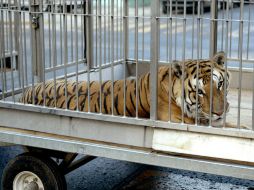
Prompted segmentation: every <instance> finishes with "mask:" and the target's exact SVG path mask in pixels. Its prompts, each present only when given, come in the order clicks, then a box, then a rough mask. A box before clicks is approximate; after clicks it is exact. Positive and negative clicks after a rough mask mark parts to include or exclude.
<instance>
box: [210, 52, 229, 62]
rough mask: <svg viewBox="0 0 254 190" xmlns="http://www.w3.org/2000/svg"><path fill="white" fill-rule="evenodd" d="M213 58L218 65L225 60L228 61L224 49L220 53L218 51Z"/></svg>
mask: <svg viewBox="0 0 254 190" xmlns="http://www.w3.org/2000/svg"><path fill="white" fill-rule="evenodd" d="M212 60H213V61H214V62H216V63H217V64H218V65H224V63H225V61H226V54H225V52H224V51H220V52H218V53H216V54H215V55H214V56H213V58H212Z"/></svg>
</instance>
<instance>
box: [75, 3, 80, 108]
mask: <svg viewBox="0 0 254 190" xmlns="http://www.w3.org/2000/svg"><path fill="white" fill-rule="evenodd" d="M77 14H78V12H77V0H75V1H74V30H75V39H74V40H75V63H76V64H75V65H76V92H75V94H76V111H79V80H78V70H79V69H78V67H79V63H78V45H79V43H78V15H77Z"/></svg>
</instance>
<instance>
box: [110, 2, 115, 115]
mask: <svg viewBox="0 0 254 190" xmlns="http://www.w3.org/2000/svg"><path fill="white" fill-rule="evenodd" d="M114 4H115V2H114V0H111V4H110V10H111V11H110V22H111V25H110V27H111V28H110V33H111V42H110V44H111V48H110V49H111V55H110V59H111V61H110V63H111V108H112V115H114V57H115V41H114V38H115V32H114V18H115V14H114Z"/></svg>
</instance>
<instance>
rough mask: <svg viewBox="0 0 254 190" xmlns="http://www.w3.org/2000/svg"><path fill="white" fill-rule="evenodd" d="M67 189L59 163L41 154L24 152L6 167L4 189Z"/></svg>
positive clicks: (3, 178) (3, 177)
mask: <svg viewBox="0 0 254 190" xmlns="http://www.w3.org/2000/svg"><path fill="white" fill-rule="evenodd" d="M11 189H12V190H24V189H27V190H66V181H65V178H64V176H63V175H62V174H61V173H60V171H59V168H58V166H57V164H56V163H55V162H54V161H53V160H52V159H50V158H46V157H43V156H42V155H39V154H33V153H24V154H21V155H18V156H17V157H15V158H14V159H12V160H11V161H10V162H9V163H8V164H7V166H6V167H5V169H4V172H3V176H2V190H11Z"/></svg>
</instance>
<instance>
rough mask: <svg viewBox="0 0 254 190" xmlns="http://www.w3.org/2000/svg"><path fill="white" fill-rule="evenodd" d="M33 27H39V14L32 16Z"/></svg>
mask: <svg viewBox="0 0 254 190" xmlns="http://www.w3.org/2000/svg"><path fill="white" fill-rule="evenodd" d="M32 28H33V29H37V28H39V17H38V16H32Z"/></svg>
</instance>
